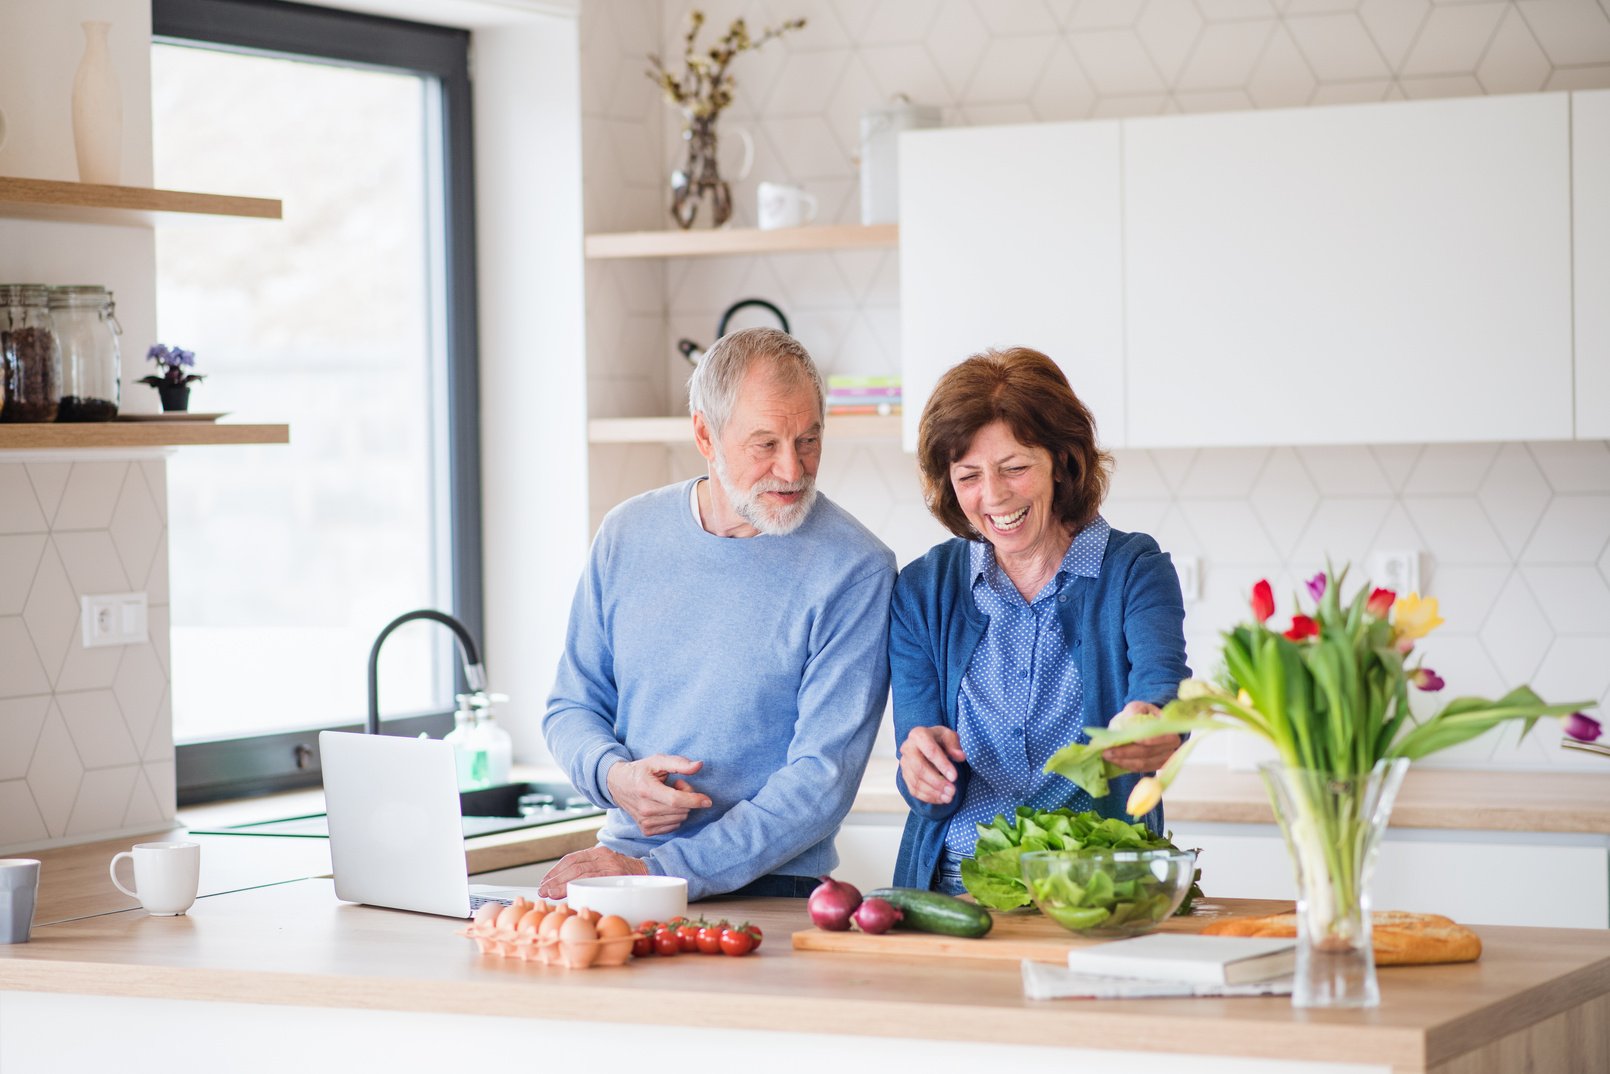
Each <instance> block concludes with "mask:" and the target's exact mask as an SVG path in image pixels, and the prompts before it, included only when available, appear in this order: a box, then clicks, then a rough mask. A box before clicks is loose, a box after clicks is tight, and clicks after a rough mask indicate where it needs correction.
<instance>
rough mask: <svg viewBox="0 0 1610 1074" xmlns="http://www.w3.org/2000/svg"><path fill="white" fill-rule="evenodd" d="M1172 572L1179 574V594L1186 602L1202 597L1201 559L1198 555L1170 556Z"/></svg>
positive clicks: (1193, 601) (1194, 601) (1193, 602)
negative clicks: (1172, 564)
mask: <svg viewBox="0 0 1610 1074" xmlns="http://www.w3.org/2000/svg"><path fill="white" fill-rule="evenodd" d="M1171 558H1172V559H1173V560H1174V572H1175V573H1176V574H1178V575H1179V576H1180V596H1181V597H1183V598H1184V599H1185V603H1187V604H1195V603H1196V602H1197V601H1199V600H1201V599H1202V559H1201V557H1200V556H1172V557H1171Z"/></svg>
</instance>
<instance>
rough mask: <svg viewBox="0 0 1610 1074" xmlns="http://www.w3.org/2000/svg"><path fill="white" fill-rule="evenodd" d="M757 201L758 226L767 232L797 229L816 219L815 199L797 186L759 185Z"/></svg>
mask: <svg viewBox="0 0 1610 1074" xmlns="http://www.w3.org/2000/svg"><path fill="white" fill-rule="evenodd" d="M759 200H760V211H759V214H758V215H759V217H760V226H761V228H763V229H765V230H767V231H769V230H771V229H772V228H779V227H799V226H800V225H801V224H808V223H810V222H811V221H812V220H815V219H816V199H815V198H814V197H812V196H811V195H809V194H807V193H805V191H803V190H801V189H800V188H799V187H797V186H788V185H786V184H784V183H761V184H760V199H759Z"/></svg>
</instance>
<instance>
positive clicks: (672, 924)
mask: <svg viewBox="0 0 1610 1074" xmlns="http://www.w3.org/2000/svg"><path fill="white" fill-rule="evenodd" d="M687 920H688V919H687V918H685V917H673V918H671V919H670V920H669V921H667V922H666V923H665V927H666V928H668V929H674V928H676V927H677V926H678V925H684V924H687Z"/></svg>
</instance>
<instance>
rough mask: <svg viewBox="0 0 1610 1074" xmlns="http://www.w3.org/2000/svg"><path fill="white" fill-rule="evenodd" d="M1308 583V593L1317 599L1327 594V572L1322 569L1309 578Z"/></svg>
mask: <svg viewBox="0 0 1610 1074" xmlns="http://www.w3.org/2000/svg"><path fill="white" fill-rule="evenodd" d="M1306 585H1307V586H1308V595H1309V596H1310V597H1313V598H1314V599H1315V600H1319V599H1320V598H1321V597H1323V596H1324V595H1325V572H1324V571H1320V572H1319V573H1318V574H1316V575H1314V576H1313V577H1312V578H1310V579H1308V581H1307V583H1306Z"/></svg>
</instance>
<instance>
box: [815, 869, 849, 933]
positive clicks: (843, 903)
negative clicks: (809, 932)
mask: <svg viewBox="0 0 1610 1074" xmlns="http://www.w3.org/2000/svg"><path fill="white" fill-rule="evenodd" d="M860 905H861V893H860V892H859V891H857V890H856V889H855V886H854V885H852V884H845V883H841V882H839V881H837V880H834V879H833V878H832V877H831V876H824V877H822V882H821V883H820V884H819V885H817V888H816V890H815V891H813V892H811V897H810V898H809V899H807V900H806V902H805V908H806V909H807V910H809V911H810V914H811V923H812V924H814V925H815V926H816V927H817V928H820V929H826V930H827V931H829V932H843V931H845V930H846V929H848V928H849V927H850V915H851V914H853V913H855V908H856V907H857V906H860Z"/></svg>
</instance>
